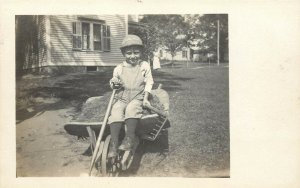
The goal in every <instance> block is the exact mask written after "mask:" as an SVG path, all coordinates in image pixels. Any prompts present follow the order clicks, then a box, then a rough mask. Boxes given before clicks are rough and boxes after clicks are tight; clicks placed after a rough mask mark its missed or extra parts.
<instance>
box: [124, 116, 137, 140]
mask: <svg viewBox="0 0 300 188" xmlns="http://www.w3.org/2000/svg"><path fill="white" fill-rule="evenodd" d="M125 124H126V126H127V131H126V136H127V137H129V138H131V139H132V140H133V139H134V137H135V128H136V125H137V124H138V119H135V118H130V119H126V120H125Z"/></svg>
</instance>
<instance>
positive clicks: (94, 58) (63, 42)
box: [50, 15, 127, 66]
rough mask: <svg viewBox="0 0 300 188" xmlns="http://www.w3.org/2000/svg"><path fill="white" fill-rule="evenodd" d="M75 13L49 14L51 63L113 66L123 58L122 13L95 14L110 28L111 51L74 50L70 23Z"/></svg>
mask: <svg viewBox="0 0 300 188" xmlns="http://www.w3.org/2000/svg"><path fill="white" fill-rule="evenodd" d="M77 17H78V16H77V15H55V16H50V43H51V63H52V64H51V65H55V66H60V65H63V66H64V65H71V66H76V65H78V66H113V65H116V64H118V63H120V62H121V61H122V60H123V56H122V54H121V52H120V46H121V43H122V40H123V38H124V37H125V35H126V24H127V23H126V20H125V16H124V15H97V16H93V18H95V17H96V18H97V19H99V20H104V21H105V24H107V25H109V26H110V30H111V51H110V52H96V51H76V50H73V49H72V23H73V22H76V21H79V20H78V18H77Z"/></svg>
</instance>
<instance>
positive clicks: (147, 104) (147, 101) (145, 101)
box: [143, 99, 151, 107]
mask: <svg viewBox="0 0 300 188" xmlns="http://www.w3.org/2000/svg"><path fill="white" fill-rule="evenodd" d="M143 106H144V107H146V106H151V104H150V102H149V100H148V99H144V100H143Z"/></svg>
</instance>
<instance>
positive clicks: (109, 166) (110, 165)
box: [101, 135, 119, 176]
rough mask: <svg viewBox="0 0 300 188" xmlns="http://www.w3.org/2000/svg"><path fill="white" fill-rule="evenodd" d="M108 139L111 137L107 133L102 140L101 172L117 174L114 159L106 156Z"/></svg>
mask: <svg viewBox="0 0 300 188" xmlns="http://www.w3.org/2000/svg"><path fill="white" fill-rule="evenodd" d="M110 140H111V137H110V135H108V136H107V137H106V139H105V141H104V147H103V152H102V156H101V172H102V175H103V176H118V174H119V173H118V168H117V161H116V159H115V158H108V157H107V155H108V152H109V144H110Z"/></svg>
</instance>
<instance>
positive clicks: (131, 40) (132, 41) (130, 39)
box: [120, 35, 143, 49]
mask: <svg viewBox="0 0 300 188" xmlns="http://www.w3.org/2000/svg"><path fill="white" fill-rule="evenodd" d="M128 46H141V47H142V46H143V42H142V40H141V38H140V37H138V36H136V35H127V36H126V37H125V38H124V39H123V41H122V45H121V47H120V49H123V48H125V47H128Z"/></svg>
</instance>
